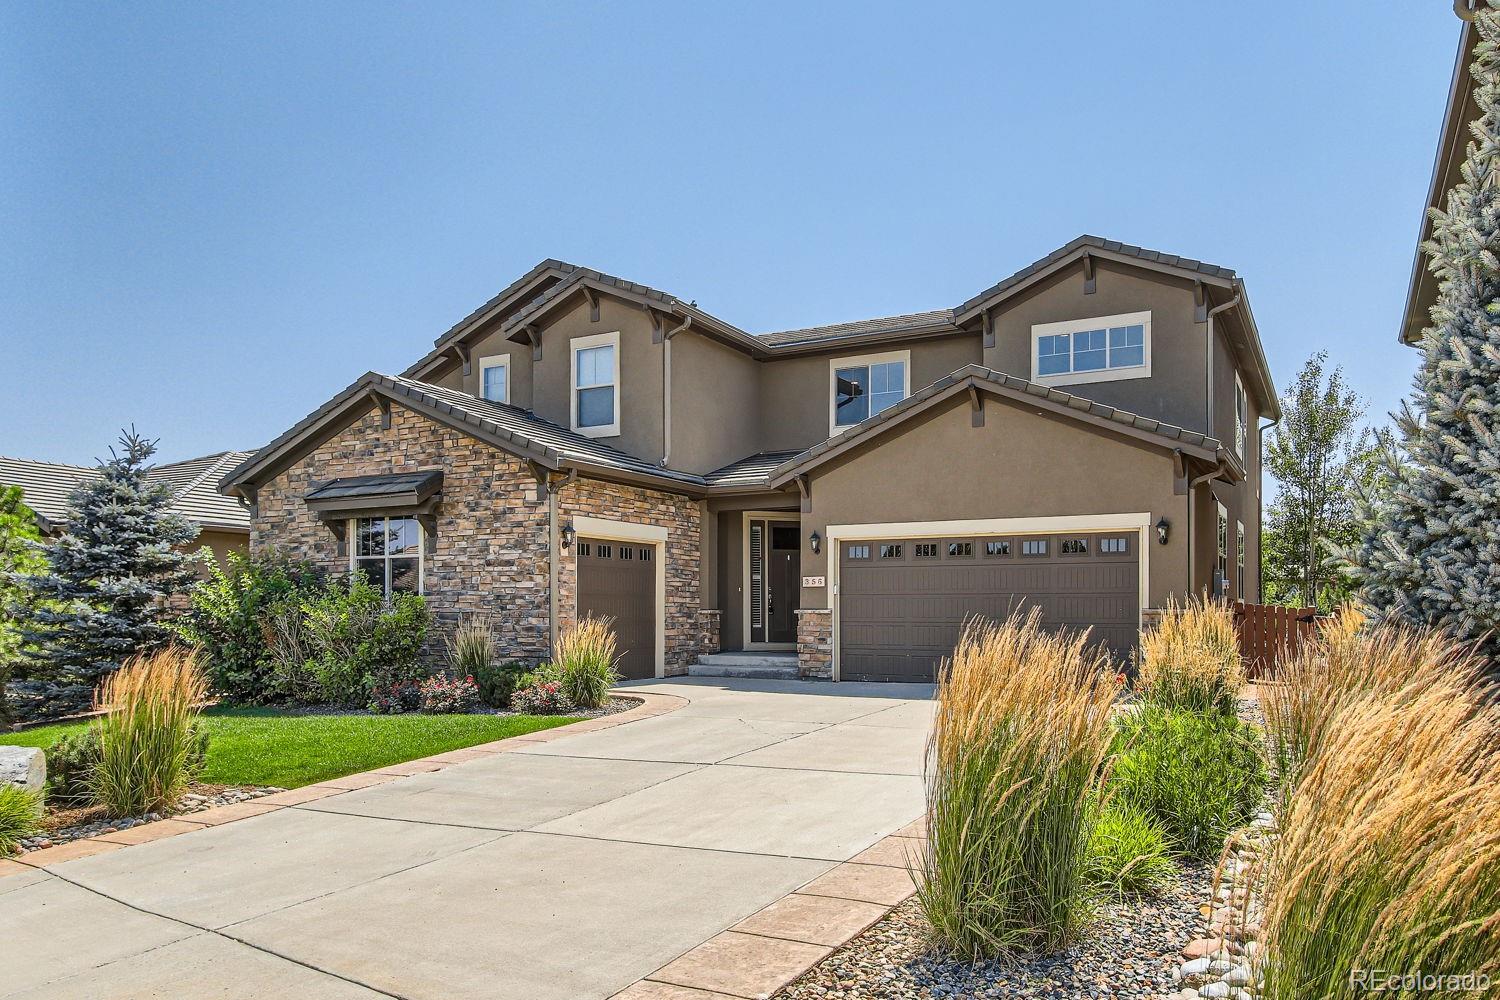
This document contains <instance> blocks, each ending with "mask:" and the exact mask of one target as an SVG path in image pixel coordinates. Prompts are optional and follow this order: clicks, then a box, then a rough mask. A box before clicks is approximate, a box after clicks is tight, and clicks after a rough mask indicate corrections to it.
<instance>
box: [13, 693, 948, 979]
mask: <svg viewBox="0 0 1500 1000" xmlns="http://www.w3.org/2000/svg"><path fill="white" fill-rule="evenodd" d="M632 686H634V687H639V688H640V689H642V690H645V691H651V692H659V693H663V694H671V695H675V696H678V697H681V698H685V699H687V702H688V703H687V704H686V705H684V706H683V707H682V708H680V709H679V710H677V711H675V712H672V713H671V714H667V715H662V716H658V717H656V718H648V719H643V720H640V721H636V722H631V723H627V724H625V725H621V726H617V727H615V728H613V729H606V730H600V731H597V732H586V733H577V734H573V735H567V736H562V737H561V738H558V739H555V740H552V741H550V742H545V743H542V742H539V743H536V744H532V745H528V746H527V747H526V748H525V749H522V750H518V751H516V752H510V753H498V754H493V755H489V756H485V757H483V758H482V759H476V760H472V761H468V762H466V763H462V764H457V765H454V766H451V767H448V768H446V769H445V770H442V771H436V772H431V773H426V774H416V775H413V776H410V777H404V778H400V779H398V780H395V781H391V782H388V783H385V784H381V785H376V786H373V787H369V788H362V789H358V790H354V791H349V792H346V793H343V794H340V795H336V796H333V797H330V798H324V799H319V800H317V801H314V802H309V803H305V804H302V805H298V806H295V807H292V808H287V809H282V810H280V811H278V812H274V813H269V814H266V815H260V816H255V817H252V818H249V819H244V820H240V821H238V822H233V823H228V824H226V825H224V826H219V827H213V828H207V829H203V830H198V831H195V832H192V833H187V834H183V835H181V836H176V837H172V838H170V839H166V840H160V841H155V842H152V843H146V844H140V845H137V846H132V847H126V848H122V849H120V850H115V851H111V852H109V853H106V854H99V855H96V856H94V857H88V858H81V859H78V860H73V861H66V862H62V863H59V864H56V865H52V866H50V867H48V868H47V869H45V870H34V871H29V872H25V873H22V874H15V875H10V876H7V877H4V878H0V942H3V948H0V952H3V954H4V963H3V968H4V972H3V975H0V996H4V997H37V998H40V997H47V998H51V1000H68V998H89V1000H104V998H125V997H131V998H135V997H183V998H200V997H210V996H211V997H215V998H246V1000H249V998H259V997H273V996H275V997H298V998H305V1000H323V998H328V1000H334V998H338V1000H343V998H361V997H362V998H369V997H378V996H398V997H411V998H433V1000H461V998H467V997H486V998H510V997H514V998H524V1000H549V998H558V1000H578V998H588V997H598V998H603V997H609V996H612V995H613V994H615V993H616V992H618V991H620V990H622V989H624V988H625V987H627V986H628V985H629V984H631V983H633V982H635V981H636V980H638V979H641V978H642V977H645V976H647V975H650V974H651V973H652V972H654V971H655V970H657V969H659V968H661V967H662V966H663V965H666V964H667V963H669V962H671V961H672V960H673V959H675V958H677V957H678V956H679V955H682V954H683V953H684V952H686V951H688V950H689V949H691V948H693V947H694V946H695V945H698V944H700V943H701V942H704V941H706V940H708V939H709V938H711V937H714V935H716V934H718V933H719V932H720V931H723V930H724V929H725V928H727V927H730V926H731V925H734V924H737V923H739V922H740V921H742V920H744V919H745V918H746V917H749V916H750V915H751V914H754V913H756V911H758V910H760V909H761V908H763V907H765V906H766V905H767V904H769V903H772V902H773V901H775V900H777V899H779V898H780V897H782V896H783V895H785V894H787V893H789V892H791V891H792V890H794V889H796V888H797V887H799V886H801V885H803V884H804V883H807V882H808V881H810V880H812V879H814V878H817V877H818V876H820V875H822V874H823V873H825V872H827V871H829V870H830V869H832V868H833V867H834V866H835V864H836V863H838V862H842V861H847V860H848V859H849V858H851V857H853V856H855V855H856V854H859V853H860V852H862V851H864V850H865V849H866V848H869V847H871V845H873V844H875V843H876V842H877V841H879V840H881V838H883V837H884V836H885V835H887V834H890V833H892V832H894V831H896V830H897V829H899V828H901V827H903V826H904V825H906V824H908V823H910V822H911V821H912V820H913V819H915V818H917V817H918V816H919V815H920V813H921V812H922V799H923V794H922V780H921V777H920V775H921V764H922V748H923V745H924V742H925V740H926V736H927V732H928V729H929V726H930V724H931V704H930V702H925V699H927V698H928V697H930V689H928V688H926V687H923V686H907V685H859V684H837V685H834V684H810V683H803V682H797V681H735V680H676V681H656V682H646V683H643V684H639V685H632Z"/></svg>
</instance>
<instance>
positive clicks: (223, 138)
mask: <svg viewBox="0 0 1500 1000" xmlns="http://www.w3.org/2000/svg"><path fill="white" fill-rule="evenodd" d="M1458 27H1459V25H1458V21H1457V20H1456V19H1455V18H1454V16H1453V15H1452V13H1451V11H1450V9H1449V5H1448V4H1446V3H1437V2H1429V3H1421V4H1416V3H1400V4H1398V3H1376V4H1369V5H1366V6H1365V7H1364V8H1363V10H1362V12H1361V13H1360V14H1359V16H1355V14H1354V12H1353V9H1352V8H1351V7H1350V5H1349V4H1347V3H1332V2H1315V3H1306V2H1287V3H1282V2H1275V3H1273V2H1265V3H1256V4H1204V3H1201V2H1197V0H1179V2H1176V3H1147V2H1132V3H1126V4H1111V5H1104V4H1083V5H1080V4H1039V3H1020V2H1014V3H1004V4H995V3H986V4H972V5H962V4H955V5H949V4H921V5H916V4H870V3H860V4H832V3H828V4H823V3H819V4H807V3H790V4H771V3H756V4H736V5H730V4H701V3H681V4H676V3H658V4H651V5H646V4H625V3H615V4H564V3H544V4H534V5H533V4H503V5H502V4H493V3H484V4H477V3H476V4H453V3H445V4H420V5H419V4H402V5H398V4H331V3H317V4H273V3H264V4H254V5H238V6H234V7H231V6H229V5H219V4H182V5H164V4H151V5H147V4H133V5H128V6H127V5H83V4H68V3H49V4H6V5H4V6H3V7H0V94H4V98H3V99H0V150H3V152H0V233H4V237H3V239H0V334H3V342H4V357H5V358H6V361H7V363H8V364H7V367H8V369H9V371H8V376H9V377H8V378H7V380H6V382H7V388H6V391H5V392H4V393H3V394H0V454H9V455H19V456H24V457H32V458H42V459H49V460H54V461H65V462H88V461H90V460H91V459H92V458H94V457H96V456H98V455H101V454H102V453H104V451H105V449H106V448H107V446H108V445H109V444H110V443H111V441H112V440H113V438H114V437H115V434H116V431H117V429H118V428H119V427H120V426H122V425H124V424H129V423H132V422H133V423H134V424H135V425H136V426H137V427H138V428H139V429H141V430H142V431H143V432H146V433H149V434H150V435H152V436H155V437H159V438H160V439H161V458H162V459H163V460H172V459H179V458H186V457H190V456H193V455H197V454H203V453H207V452H211V451H217V450H220V449H223V448H250V447H255V446H258V445H260V444H262V443H264V442H265V441H267V440H269V439H270V438H271V437H273V436H275V435H276V434H278V433H280V432H281V431H282V430H285V429H286V428H287V427H288V426H290V425H291V424H292V423H294V422H295V421H296V420H298V419H300V418H301V417H302V416H304V415H305V414H306V413H307V412H308V411H310V410H312V409H313V408H315V407H317V406H318V405H319V404H321V403H322V402H324V401H325V400H326V399H327V398H329V397H330V396H332V395H333V394H334V393H335V392H337V391H338V390H339V389H341V388H343V387H344V386H345V385H347V384H348V383H349V382H351V381H353V380H354V379H355V378H356V377H357V376H358V375H359V374H361V373H362V372H364V371H366V370H369V369H376V370H381V371H387V372H391V371H400V370H401V369H402V368H404V367H406V365H408V364H409V363H410V362H411V361H413V360H415V359H416V358H417V357H419V356H420V355H421V354H422V353H423V352H424V351H425V350H427V349H428V348H429V347H430V346H431V343H432V340H433V338H434V337H436V336H437V335H438V334H440V333H441V332H442V331H443V330H445V329H447V328H448V327H449V326H450V325H451V324H452V323H453V322H455V321H456V320H458V319H459V318H461V317H462V316H464V315H465V314H466V313H467V312H469V310H470V309H472V308H473V307H474V306H476V305H478V304H479V303H481V302H483V301H484V300H485V299H487V298H489V297H490V296H491V295H492V294H494V292H496V291H497V290H499V289H500V288H501V287H503V286H504V285H506V284H507V283H509V282H510V281H511V280H512V279H513V278H514V277H515V276H517V275H518V274H520V273H521V272H523V271H525V270H526V269H527V268H529V267H531V266H532V265H533V264H534V263H536V262H537V261H538V260H540V259H542V258H544V257H549V256H551V257H560V258H562V259H565V260H571V261H575V262H578V263H583V264H587V265H589V266H593V267H597V268H600V269H602V270H605V271H609V272H612V273H616V274H623V275H625V276H627V277H630V278H633V279H635V280H638V281H642V282H645V283H647V284H651V285H654V286H656V287H658V288H663V289H666V290H668V291H671V292H674V293H676V294H678V295H681V296H683V297H684V298H689V299H697V300H698V302H699V304H700V305H701V306H703V307H704V308H706V309H708V310H709V311H711V312H713V313H715V314H717V315H720V316H722V317H723V318H725V319H727V320H729V321H731V322H733V323H736V324H737V325H739V326H741V327H742V328H744V329H748V330H751V331H762V330H774V329H782V328H787V327H796V326H807V325H813V324H818V323H828V322H838V321H841V320H849V319H858V318H864V317H869V316H878V315H884V314H890V313H900V312H911V311H916V310H922V309H933V308H941V307H945V306H949V305H952V304H955V303H957V302H959V301H962V300H963V299H965V298H967V297H968V296H970V295H972V294H973V293H974V292H976V291H978V290H980V289H982V288H985V287H987V286H988V285H990V284H991V283H993V282H994V281H996V280H998V279H999V278H1001V277H1003V276H1005V275H1007V274H1009V273H1011V272H1012V271H1014V270H1016V269H1018V268H1020V267H1022V266H1024V265H1025V264H1027V263H1029V262H1030V261H1032V260H1033V259H1035V258H1037V257H1040V256H1042V255H1043V254H1045V253H1047V252H1048V251H1050V250H1052V249H1054V248H1055V247H1057V246H1059V245H1061V244H1063V243H1065V242H1067V241H1068V240H1069V239H1071V238H1072V237H1074V236H1076V235H1078V234H1079V233H1083V232H1090V233H1095V234H1098V235H1101V236H1106V237H1109V238H1112V239H1120V240H1124V241H1127V242H1133V243H1139V244H1142V245H1145V246H1148V247H1153V248H1157V249H1161V250H1166V251H1170V252H1174V253H1181V254H1185V255H1189V256H1195V257H1199V258H1202V259H1205V260H1209V261H1212V262H1214V263H1218V264H1223V265H1226V266H1229V267H1233V268H1235V269H1237V270H1238V271H1239V272H1240V273H1241V274H1242V275H1243V276H1244V277H1245V279H1246V281H1247V283H1248V286H1249V289H1250V294H1251V300H1252V303H1253V305H1254V308H1255V311H1256V315H1257V319H1258V320H1259V323H1260V327H1261V332H1262V335H1263V337H1264V339H1265V343H1266V351H1267V354H1268V356H1269V357H1270V360H1271V365H1272V370H1273V372H1274V374H1275V376H1276V378H1277V380H1278V383H1280V384H1283V385H1284V384H1285V383H1286V382H1287V381H1288V379H1289V378H1290V376H1291V375H1292V374H1293V372H1295V370H1296V369H1297V367H1298V366H1299V365H1300V363H1301V362H1302V360H1303V359H1304V358H1305V357H1306V356H1307V355H1308V354H1309V353H1311V352H1312V351H1313V350H1316V349H1318V348H1326V349H1327V350H1328V351H1329V352H1330V354H1331V355H1332V357H1333V359H1334V361H1335V362H1337V363H1341V364H1343V365H1344V366H1345V368H1346V370H1347V372H1348V374H1349V376H1350V378H1351V380H1352V382H1353V384H1354V385H1355V387H1356V388H1357V389H1358V390H1359V391H1360V392H1361V393H1363V394H1364V395H1365V396H1367V397H1368V398H1369V399H1370V400H1371V404H1372V417H1374V416H1381V415H1383V414H1384V412H1385V411H1387V410H1389V409H1391V408H1392V407H1393V406H1395V405H1396V403H1397V401H1398V400H1399V399H1400V398H1401V397H1402V396H1403V395H1404V394H1405V393H1406V391H1407V389H1408V385H1409V381H1410V376H1411V373H1412V371H1413V369H1414V367H1415V364H1416V354H1415V352H1414V351H1411V350H1410V349H1407V348H1401V347H1399V346H1397V344H1396V343H1395V335H1396V329H1397V325H1398V321H1399V319H1400V314H1401V307H1402V302H1403V299H1404V295H1405V290H1406V284H1407V279H1408V276H1409V273H1410V267H1411V260H1412V251H1413V245H1414V242H1415V236H1416V230H1417V225H1418V222H1419V221H1420V215H1421V209H1422V203H1423V199H1424V197H1425V194H1426V186H1427V183H1428V180H1429V176H1430V171H1431V165H1432V157H1433V150H1434V146H1435V142H1436V135H1437V130H1438V126H1439V120H1440V117H1441V114H1442V108H1443V102H1444V99H1445V97H1446V90H1447V85H1448V80H1449V76H1450V72H1451V68H1452V59H1453V54H1454V47H1455V45H1456V43H1457V34H1458Z"/></svg>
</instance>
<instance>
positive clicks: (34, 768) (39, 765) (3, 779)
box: [0, 746, 47, 792]
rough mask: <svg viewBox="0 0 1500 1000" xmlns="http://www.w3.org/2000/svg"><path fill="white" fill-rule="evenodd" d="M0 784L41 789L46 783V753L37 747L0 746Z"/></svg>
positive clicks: (35, 789) (34, 789)
mask: <svg viewBox="0 0 1500 1000" xmlns="http://www.w3.org/2000/svg"><path fill="white" fill-rule="evenodd" d="M0 785H20V786H21V787H22V788H26V789H29V790H31V791H33V792H39V791H41V790H42V789H43V788H44V787H46V785H47V755H46V754H45V753H44V752H42V751H41V750H40V749H38V748H37V747H12V746H0Z"/></svg>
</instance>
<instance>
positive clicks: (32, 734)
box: [0, 708, 576, 788]
mask: <svg viewBox="0 0 1500 1000" xmlns="http://www.w3.org/2000/svg"><path fill="white" fill-rule="evenodd" d="M574 721H576V719H575V718H573V717H571V716H566V715H503V716H502V715H291V714H288V713H286V712H281V711H278V710H276V709H274V708H211V709H209V710H208V711H206V712H204V713H203V727H204V729H205V730H207V732H208V763H207V765H206V766H205V767H204V770H203V774H202V775H201V776H200V777H199V780H200V781H203V782H207V783H209V784H215V785H278V786H280V787H282V788H296V787H298V786H299V785H310V784H312V783H313V782H315V781H326V780H327V779H329V778H339V777H343V776H344V775H346V774H353V773H355V772H356V771H369V770H372V769H374V768H377V767H386V766H389V765H391V764H399V763H401V762H402V761H407V760H415V759H417V758H418V757H427V756H430V755H431V754H435V753H442V752H444V751H446V750H458V749H460V748H462V747H471V746H474V745H475V744H478V743H488V742H490V741H491V740H501V739H505V738H506V737H508V736H519V735H521V734H522V733H531V732H536V731H537V730H540V729H552V728H553V727H555V726H561V725H564V724H566V723H569V722H574ZM85 725H86V723H82V722H73V723H64V724H59V725H55V726H40V727H38V728H36V729H27V730H24V731H23V732H19V733H0V744H12V745H15V746H26V747H47V746H51V745H52V743H53V742H55V741H56V740H58V739H59V738H61V737H62V735H63V734H64V733H69V732H76V731H78V730H80V729H82V728H84V726H85Z"/></svg>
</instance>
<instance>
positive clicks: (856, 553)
mask: <svg viewBox="0 0 1500 1000" xmlns="http://www.w3.org/2000/svg"><path fill="white" fill-rule="evenodd" d="M844 551H845V553H846V554H847V555H848V556H849V558H850V559H868V558H870V547H869V546H868V545H851V546H849V547H848V548H847V549H845V550H844Z"/></svg>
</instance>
